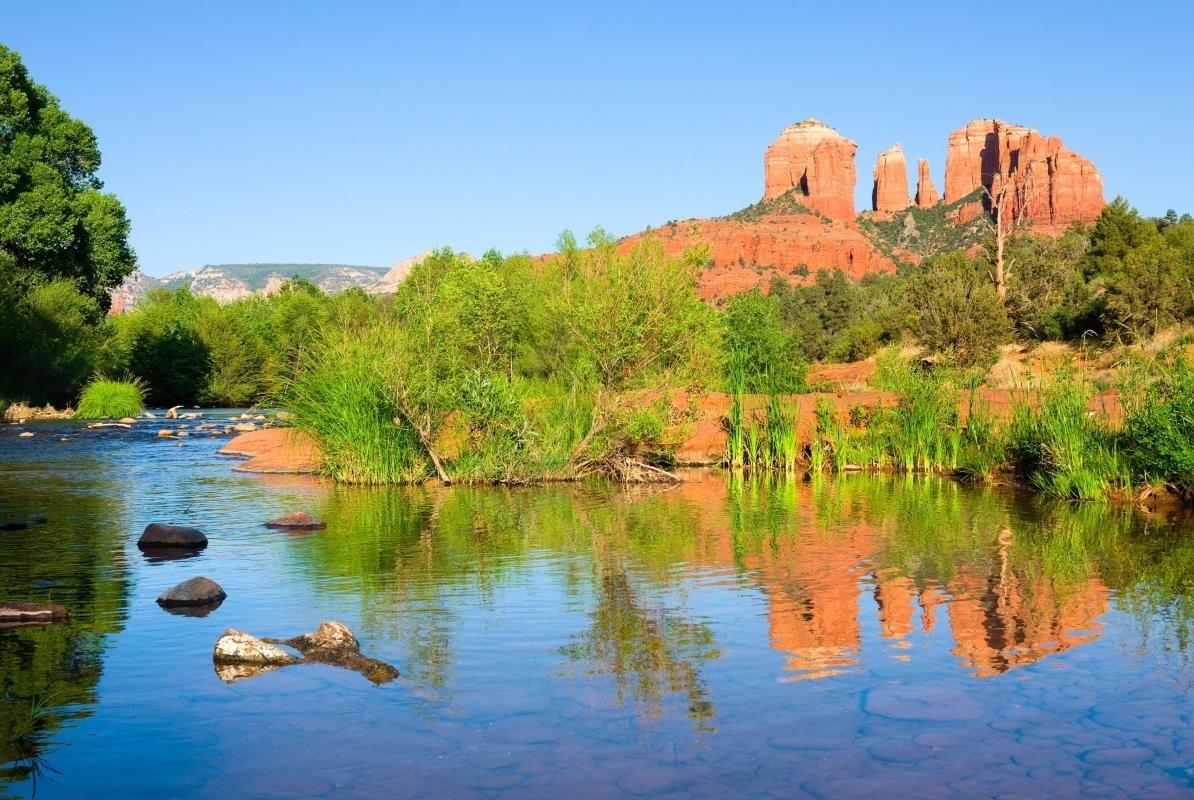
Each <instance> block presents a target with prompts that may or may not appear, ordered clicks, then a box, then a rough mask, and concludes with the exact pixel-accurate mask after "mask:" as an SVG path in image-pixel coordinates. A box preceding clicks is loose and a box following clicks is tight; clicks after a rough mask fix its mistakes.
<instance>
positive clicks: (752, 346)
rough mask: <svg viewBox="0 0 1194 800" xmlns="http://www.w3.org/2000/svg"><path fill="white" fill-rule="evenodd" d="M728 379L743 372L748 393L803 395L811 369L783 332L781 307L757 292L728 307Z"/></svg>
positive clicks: (742, 296) (740, 298)
mask: <svg viewBox="0 0 1194 800" xmlns="http://www.w3.org/2000/svg"><path fill="white" fill-rule="evenodd" d="M723 323H724V325H725V333H724V336H723V339H722V341H723V342H724V345H725V350H726V365H725V375H726V378H727V379H730V378H731V377H732V376H733V375H736V374H737V371H740V372H741V374H740V376H739V377H740V379H741V380H742V382H743V386H742V389H743V390H744V391H746V392H750V393H755V392H773V391H774V392H801V391H804V390H805V388H806V384H805V376H806V375H807V373H808V368H807V366H806V365H805V364H804V361H803V359H802V358H801V357H800V349H799V347H798V344H797V342H796V340H795V339H794V338H793V337H792V336H791V335H789V334H788V333H787V332H786V331H785V330H784V328H783V325H782V324H781V322H780V316H779V304H778V303H777V302H776V300H775V298H773V297H769V296H767V295H764V294H762V293H761V292H760V291H759V290H758V289H752V290H751V291H749V292H744V293H743V294H740V295H736V296H734V297H732V298H731V299H730V300H729V302H727V303H726V307H725V315H724V317H723Z"/></svg>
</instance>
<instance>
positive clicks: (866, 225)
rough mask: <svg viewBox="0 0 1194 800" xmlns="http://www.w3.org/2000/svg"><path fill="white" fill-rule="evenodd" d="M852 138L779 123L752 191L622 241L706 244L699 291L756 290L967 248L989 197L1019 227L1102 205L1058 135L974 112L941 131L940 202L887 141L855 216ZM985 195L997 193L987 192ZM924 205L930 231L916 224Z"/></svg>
mask: <svg viewBox="0 0 1194 800" xmlns="http://www.w3.org/2000/svg"><path fill="white" fill-rule="evenodd" d="M857 149H858V146H857V145H856V144H855V143H854V142H852V141H851V140H849V139H847V138H846V137H845V136H843V135H842V134H840V133H838V132H837V131H836V130H834V129H833V128H831V127H830V126H828V125H826V124H825V123H824V122H821V121H820V120H816V119H812V118H809V119H806V120H804V121H803V122H799V123H797V124H795V125H790V126H788V127H787V128H784V130H783V131H781V132H780V134H779V136H778V137H777V138H776V139H775V141H773V142H772V143H771V144H770V145H769V146H768V147H767V150H766V152H765V154H764V156H763V197H762V199H761V200H760V201H759V202H757V203H755V204H754V205H751V206H747V207H746V208H744V209H742V210H740V211H737V212H735V213H733V214H729V215H727V216H724V217H717V218H711V219H689V220H680V221H672V222H669V223H667V224H666V225H664V226H661V227H658V228H648V229H647V230H645V231H641V232H639V233H636V234H633V235H631V236H628V237H626V238H625V239H623V240H622V242H621V243H620V247H621V248H622V249H623V250H628V249H629V248H631V247H633V246H634V244H635V243H637V242H639V241H641V240H643V239H644V238H646V237H652V238H655V239H658V240H659V241H660V242H661V243H662V245H663V246H664V248H665V249H666V250H667V252H668V253H670V254H672V255H678V254H680V253H681V252H683V251H684V250H685V249H686V248H688V247H689V246H691V245H694V244H704V245H707V246H708V248H709V255H710V268H709V269H707V270H705V271H704V273H703V274H702V276H701V286H700V288H701V294H702V296H703V297H705V298H706V299H708V300H714V299H717V298H719V297H724V296H726V295H730V294H735V293H737V292H742V291H746V290H748V289H751V288H753V287H762V288H766V287H767V286H768V285H769V284H770V281H771V280H772V278H774V277H775V276H780V277H783V278H785V279H786V280H788V281H790V282H807V281H810V280H812V278H813V276H814V275H815V273H816V272H817V270H819V269H831V270H833V269H838V270H841V271H842V272H844V273H845V274H846V275H848V276H849V277H851V278H855V279H858V278H861V277H863V276H865V275H868V274H872V273H880V272H892V271H894V270H895V269H896V266H897V264H899V263H918V262H919V261H920V260H922V259H923V258H925V257H927V256H929V255H932V254H933V253H934V252H939V251H941V250H946V249H972V248H975V247H977V246H978V244H979V243H981V241H982V237H983V236H984V235H985V234H986V225H985V224H984V221H983V220H984V219H990V218H991V215H992V212H993V205H992V198H993V197H994V198H1002V202H1003V210H1004V213H1005V214H1009V215H1010V217H1005V219H1006V218H1014V219H1015V220H1017V221H1018V222H1019V223H1020V224H1021V225H1022V226H1023V227H1025V228H1029V229H1032V230H1034V231H1037V232H1041V233H1048V234H1060V233H1061V232H1063V231H1064V230H1065V228H1066V227H1068V226H1069V225H1070V224H1071V223H1073V222H1083V223H1089V222H1092V221H1093V220H1094V219H1095V218H1096V217H1098V215H1099V212H1100V211H1102V209H1103V206H1104V205H1105V200H1104V198H1103V183H1102V178H1101V177H1100V175H1099V172H1098V170H1097V169H1096V168H1095V166H1094V164H1093V163H1091V162H1090V161H1089V160H1088V159H1086V158H1083V157H1082V156H1080V155H1078V154H1077V153H1074V152H1073V151H1071V150H1069V149H1067V148H1066V147H1065V145H1064V144H1063V143H1062V141H1061V139H1059V138H1057V137H1053V136H1044V135H1043V134H1041V133H1039V132H1037V131H1035V130H1032V129H1031V128H1026V127H1023V126H1019V125H1009V124H1008V123H1005V122H1003V121H1001V120H996V119H978V120H974V121H972V122H969V123H967V124H966V125H964V126H962V127H961V128H959V129H958V130H955V131H953V132H952V133H950V134H949V137H948V141H947V149H946V162H945V184H944V185H945V192H944V198H943V199H942V198H941V197H940V196H939V194H938V191H937V187H936V186H935V185H934V183H933V179H932V175H931V173H930V170H929V162H928V160H926V159H924V158H920V159H918V161H917V180H916V193H915V195H912V194H911V193H910V192H909V182H908V164H907V161H906V159H905V156H904V151H903V148H902V147H900V146H899V145H898V144H897V145H895V146H894V147H892V148H890V149H888V150H885V151H884V152H882V153H880V154H879V156H878V158H877V159H876V162H875V168H874V171H873V173H872V177H873V185H872V192H871V198H872V203H871V210H870V211H867V212H864V213H862V214H856V213H855V209H854V190H855V184H856V183H857V174H856V168H855V163H854V157H855V153H856V152H857ZM995 202H996V203H997V202H999V200H998V199H997V200H996V201H995ZM912 210H918V211H919V212H922V213H928V214H930V215H931V216H930V218H929V219H928V220H927V221H928V223H929V225H928V227H929V228H931V229H932V230H931V235H930V233H925V232H921V231H919V230H918V229H917V222H918V221H920V222H923V221H925V220H924V219H923V218H922V219H920V220H918V219H909V215H910V212H911V211H912Z"/></svg>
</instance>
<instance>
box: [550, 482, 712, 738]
mask: <svg viewBox="0 0 1194 800" xmlns="http://www.w3.org/2000/svg"><path fill="white" fill-rule="evenodd" d="M622 502H625V501H622ZM647 507H651V508H653V509H654V510H656V511H657V515H654V516H653V518H651V519H650V520H649V521H648V520H646V519H644V514H643V511H644V510H645V508H647ZM619 510H626V509H619ZM630 511H631V513H628V514H617V513H615V514H608V513H607V514H603V515H602V522H601V524H595V523H594V522H592V521H591V520H590V519H589V518H588V516H589V515H587V514H581V520H582V521H583V523H584V525H585V528H586V529H587V530H588V531H589V532H590V534H591V536H592V542H593V571H594V575H595V577H596V580H595V583H596V586H595V587H594V588H595V591H596V595H597V596H596V600H595V605H594V607H593V609H592V611H590V612H589V619H590V624H589V626H588V627H587V628H586V629H585V630H584V631H582V632H581V633H579V634H577V635H576V636H575V637H574V638H573V641H572V643H571V644H569V645H567V646H565V647H564V648H562V652H563V653H564V654H565V655H566V656H568V658H569V660H570V661H572V662H574V663H584V664H587V665H588V671H589V673H590V674H593V675H608V676H611V677H612V678H613V682H614V688H615V692H616V700H617V702H618V703H619V704H623V703H626V702H627V701H628V700H629V699H633V700H634V702H635V704H636V705H637V707H638V709H639V712H640V713H642V714H644V715H645V716H647V717H649V718H657V717H659V716H660V715H661V714H662V711H663V706H664V703H665V700H666V698H667V696H668V695H670V694H680V695H682V696H683V697H684V698H685V700H686V703H687V713H688V716H689V717H690V718H691V719H692V720H693V722H694V723H695V724H696V725H697V726H698V728H699V729H701V730H706V731H710V730H713V729H714V726H713V723H712V720H713V717H714V705H713V701H712V699H711V698H710V696H709V692H708V689H707V687H706V686H705V684H704V681H703V679H702V677H701V666H702V662H703V661H705V660H707V659H711V658H716V657H717V655H718V654H717V650H716V648H715V645H714V639H713V630H712V628H710V627H709V625H708V624H706V623H697V622H689V621H687V620H685V619H683V618H682V617H680V616H679V614H678V612H677V610H676V609H673V608H670V607H669V606H668V605H667V603H666V602H665V600H664V598H662V597H660V588H661V587H660V586H659V585H654V586H651V587H650V588H649V589H647V590H645V591H640V590H638V589H636V587H635V585H634V581H633V580H632V577H631V570H630V568H629V566H628V563H627V562H628V560H629V559H630V557H631V556H632V555H639V556H642V555H643V554H647V553H650V554H652V555H656V556H658V555H659V554H661V553H663V554H669V552H670V551H671V550H672V548H673V547H674V546H675V544H676V543H677V542H683V543H685V544H687V543H689V542H691V541H692V539H693V537H692V536H691V531H692V530H693V529H694V524H695V522H696V519H695V518H687V519H677V515H676V513H675V512H677V511H678V512H679V516H680V517H685V516H687V514H686V512H687V511H688V509H687V508H685V507H684V506H683V505H677V504H653V503H652V501H651V500H650V499H648V500H639V501H637V502H635V501H631V506H630ZM668 512H671V513H668ZM623 520H624V522H622V521H623ZM669 522H670V523H671V524H669ZM677 524H679V525H683V527H677ZM659 563H660V562H659V561H658V560H655V559H652V565H653V566H658V565H659ZM671 563H674V562H673V561H671V560H668V561H667V562H665V564H664V565H665V566H667V565H670V564H671ZM658 577H659V575H658V574H657V575H656V578H658Z"/></svg>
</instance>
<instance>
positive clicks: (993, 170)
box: [945, 119, 1105, 232]
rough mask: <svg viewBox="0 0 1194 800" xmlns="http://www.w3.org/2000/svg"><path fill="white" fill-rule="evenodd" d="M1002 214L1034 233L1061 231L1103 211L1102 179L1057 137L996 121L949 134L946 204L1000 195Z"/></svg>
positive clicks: (980, 122) (984, 121)
mask: <svg viewBox="0 0 1194 800" xmlns="http://www.w3.org/2000/svg"><path fill="white" fill-rule="evenodd" d="M1005 189H1006V197H1007V200H1006V202H1007V204H1008V205H1005V207H1004V209H1005V213H1009V212H1010V214H1012V215H1013V216H1014V218H1016V219H1023V220H1024V222H1025V223H1026V224H1027V225H1028V226H1030V227H1032V228H1034V229H1037V230H1041V231H1045V232H1060V231H1061V230H1062V229H1064V228H1065V227H1066V226H1068V225H1069V224H1070V223H1072V222H1075V221H1078V222H1093V221H1094V219H1095V218H1096V217H1098V215H1099V212H1100V211H1102V209H1103V206H1104V204H1105V201H1104V200H1103V179H1102V177H1100V175H1099V172H1098V170H1097V169H1096V168H1095V166H1094V164H1092V163H1091V162H1090V161H1089V160H1087V159H1085V158H1083V157H1082V156H1080V155H1078V154H1077V153H1074V152H1073V151H1071V150H1068V149H1067V148H1066V147H1065V145H1064V144H1063V143H1062V141H1061V139H1059V138H1057V137H1056V136H1044V135H1042V134H1041V133H1039V132H1037V131H1034V130H1032V129H1031V128H1026V127H1023V126H1021V125H1009V124H1007V123H1006V122H1003V121H1002V120H997V119H976V120H972V121H971V122H969V123H967V124H966V125H965V126H964V127H962V128H959V129H958V130H956V131H953V132H952V133H951V134H950V135H949V149H948V152H947V154H946V161H945V202H947V203H952V202H955V201H957V200H960V199H962V198H963V197H966V196H968V195H970V194H972V193H974V192H976V191H979V190H986V191H987V192H989V193H990V194H991V196H993V197H996V198H998V197H1000V193H1001V191H1003V190H1005Z"/></svg>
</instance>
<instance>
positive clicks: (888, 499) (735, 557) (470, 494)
mask: <svg viewBox="0 0 1194 800" xmlns="http://www.w3.org/2000/svg"><path fill="white" fill-rule="evenodd" d="M690 477H692V478H693V479H692V480H690V481H689V482H688V483H686V484H684V485H683V486H681V487H679V488H678V489H674V490H668V491H662V490H658V489H654V490H635V491H630V492H627V491H626V490H624V489H621V488H619V487H609V486H552V487H545V488H536V489H522V490H503V489H467V488H456V489H452V490H431V489H408V490H400V491H392V490H391V491H371V490H346V489H339V490H335V491H333V492H332V493H331V494H330V495H329V496H328V497H327V498H326V500H325V503H324V507H323V508H322V510H321V514H322V516H323V517H324V518H325V519H327V520H328V523H329V524H328V531H327V532H326V533H325V534H321V535H320V536H319V537H317V538H315V539H311V540H304V542H303V544H302V545H301V546H298V545H297V544H296V547H295V550H294V553H295V555H296V556H298V557H299V558H300V559H301V561H302V564H303V565H304V568H305V569H306V570H307V571H308V573H309V574H310V575H311V577H312V578H313V579H314V580H315V582H316V583H317V585H319V586H321V587H323V588H325V589H329V590H333V591H336V592H344V591H358V592H360V596H361V606H362V611H361V613H362V619H363V621H364V624H365V625H366V627H367V628H368V629H369V630H370V633H371V634H372V635H381V636H389V637H390V638H393V639H395V640H397V641H399V642H400V643H401V645H402V647H403V650H404V658H405V660H406V661H407V663H408V665H409V667H410V669H412V670H413V672H414V674H415V675H416V676H417V679H416V681H415V683H416V684H417V685H418V686H419V687H420V688H421V689H423V690H430V691H432V692H433V693H434V691H436V690H442V691H445V692H446V691H448V690H449V687H450V686H451V684H452V681H451V671H452V668H453V663H454V657H453V646H454V645H453V638H454V634H453V631H454V630H455V629H456V628H457V626H458V625H459V623H460V616H461V614H462V613H463V612H462V609H461V607H460V604H459V603H458V602H457V600H458V598H459V597H460V596H461V595H462V594H464V593H466V592H467V594H468V595H469V596H470V597H476V598H480V600H481V602H483V603H489V604H493V603H495V602H497V601H496V600H495V593H496V592H498V591H499V590H500V589H501V588H502V587H503V586H504V585H507V584H509V583H511V582H517V578H516V577H514V576H516V575H518V574H519V573H521V572H523V571H524V570H525V569H526V568H527V566H528V564H530V563H532V562H534V563H540V564H542V563H547V564H549V567H550V573H551V575H553V576H554V579H555V580H556V581H558V582H559V584H560V585H561V586H563V587H564V588H565V590H566V592H567V593H568V596H569V597H571V598H572V601H571V602H573V603H574V604H576V605H577V606H578V607H579V608H582V609H583V610H584V613H585V616H586V618H587V621H588V622H587V625H586V627H585V628H583V629H582V630H579V631H575V632H574V633H573V634H572V635H571V636H570V637H569V638H568V640H567V641H566V642H564V643H562V644H561V647H560V652H561V653H563V654H564V655H566V656H567V658H568V660H569V664H570V666H569V668H568V669H566V670H564V673H563V674H565V675H567V676H568V677H569V678H570V679H574V678H575V677H576V676H577V675H578V674H579V675H583V676H586V677H589V678H592V679H597V678H600V677H607V678H609V679H610V680H611V683H610V688H611V691H612V692H613V693H614V694H615V695H616V696H617V698H618V699H619V701H623V700H624V701H626V702H633V703H634V704H635V705H636V706H637V707H638V709H639V712H640V713H641V714H643V715H644V716H646V717H650V716H652V715H657V714H658V713H659V712H660V710H661V709H662V708H663V707H664V705H665V704H666V703H668V702H670V698H672V697H675V698H677V699H679V700H681V701H682V704H683V706H684V707H685V708H686V711H687V713H688V714H689V715H690V716H691V717H692V718H693V719H694V720H696V721H698V723H699V724H700V726H702V727H704V726H706V724H707V723H708V725H709V726H710V729H711V722H708V721H710V720H711V719H712V717H713V716H714V714H715V707H716V706H715V698H713V697H711V696H710V693H709V692H708V690H707V689H706V686H705V682H704V680H703V678H702V669H703V667H704V665H705V664H706V663H707V662H708V661H709V660H710V659H715V658H717V656H718V643H717V641H716V636H715V633H714V630H713V628H712V627H711V625H710V621H709V620H707V619H704V618H701V617H699V616H697V615H694V614H693V613H692V612H691V611H690V610H689V609H688V608H687V607H686V603H685V595H686V589H687V587H688V586H689V584H690V582H691V580H693V579H694V577H698V576H701V575H734V576H736V578H735V579H736V581H737V582H738V585H739V588H741V589H744V590H754V591H757V592H758V593H759V594H760V595H761V596H762V597H763V598H765V604H766V610H765V613H766V618H767V627H768V640H769V645H770V647H771V648H773V649H774V650H775V651H777V652H779V653H781V654H782V655H783V657H784V662H783V669H784V672H785V676H786V679H789V680H817V679H824V678H832V677H834V676H838V675H842V674H844V673H847V672H849V671H850V670H853V669H856V668H857V667H858V666H859V664H860V663H861V661H862V659H863V657H864V652H863V651H864V647H866V646H867V637H866V636H865V634H864V627H865V625H866V624H867V621H868V620H870V619H872V618H873V619H874V620H875V621H876V622H877V625H878V630H879V638H880V639H881V640H882V641H883V642H884V643H885V644H884V648H885V652H887V653H888V654H889V656H890V657H891V658H894V659H897V660H902V661H911V660H913V657H914V656H913V654H914V652H915V650H916V645H917V644H920V643H922V642H923V641H924V640H925V639H926V637H933V636H948V637H949V639H950V652H951V653H952V654H953V656H954V658H955V663H956V664H957V665H958V667H959V668H960V669H964V670H966V671H967V672H968V673H969V674H971V675H973V676H975V677H978V678H986V677H991V676H995V675H1000V674H1003V673H1006V672H1008V671H1009V670H1013V669H1016V668H1019V667H1024V666H1027V665H1031V664H1035V663H1037V662H1039V661H1040V660H1041V659H1044V658H1047V657H1049V656H1051V655H1055V654H1058V653H1063V652H1065V651H1067V650H1069V649H1071V648H1074V647H1078V646H1081V645H1084V644H1087V643H1090V642H1093V641H1095V640H1097V639H1098V638H1099V637H1100V636H1101V635H1102V634H1103V623H1102V621H1101V618H1102V617H1103V615H1104V614H1105V613H1106V612H1107V611H1108V609H1109V608H1110V607H1111V605H1112V603H1113V602H1115V601H1116V598H1118V602H1119V604H1120V605H1121V606H1122V607H1123V608H1125V609H1127V610H1130V611H1132V612H1133V613H1135V614H1137V616H1138V617H1139V618H1140V619H1141V620H1142V624H1146V623H1147V624H1153V625H1155V624H1156V623H1157V622H1158V621H1161V622H1162V624H1163V628H1162V629H1158V630H1157V631H1155V634H1156V635H1160V636H1164V637H1166V639H1167V641H1168V642H1169V643H1170V644H1172V645H1173V646H1174V647H1175V648H1177V649H1181V648H1184V646H1185V643H1186V641H1187V639H1188V636H1189V630H1190V620H1191V617H1190V613H1189V612H1190V611H1191V604H1190V597H1191V586H1190V575H1191V574H1192V569H1191V568H1194V552H1192V548H1191V545H1190V544H1189V543H1188V542H1186V541H1185V539H1184V538H1183V537H1182V536H1181V535H1180V534H1179V533H1177V532H1176V530H1177V529H1174V528H1172V527H1170V526H1166V525H1164V524H1161V523H1157V522H1149V521H1148V520H1145V519H1142V518H1141V517H1139V516H1138V515H1136V514H1134V513H1132V512H1130V511H1124V510H1116V509H1112V508H1108V507H1106V506H1099V507H1094V506H1072V505H1068V504H1056V503H1046V502H1043V501H1040V500H1038V499H1027V498H1023V497H1017V496H1015V495H1011V494H1008V493H1006V492H999V491H994V490H975V489H970V488H967V487H963V486H960V485H958V484H956V483H953V482H950V481H939V480H914V481H906V480H903V479H899V480H877V479H873V478H860V479H857V480H849V479H845V480H837V481H812V482H802V481H783V480H767V479H761V480H744V479H742V478H741V477H733V476H730V477H726V476H722V475H694V476H690ZM1185 538H1188V537H1185ZM443 697H446V695H441V698H443Z"/></svg>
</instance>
